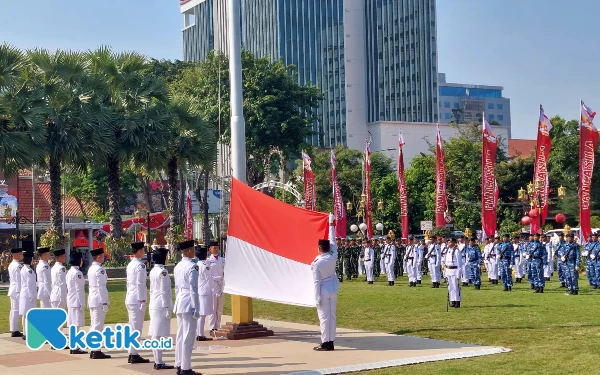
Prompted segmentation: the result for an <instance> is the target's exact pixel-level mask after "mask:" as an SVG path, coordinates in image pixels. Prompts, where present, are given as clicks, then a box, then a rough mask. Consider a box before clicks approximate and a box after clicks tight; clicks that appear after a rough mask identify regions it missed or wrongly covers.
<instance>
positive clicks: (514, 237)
mask: <svg viewBox="0 0 600 375" xmlns="http://www.w3.org/2000/svg"><path fill="white" fill-rule="evenodd" d="M519 238H521V237H520V236H519V235H514V236H513V240H518V239H519Z"/></svg>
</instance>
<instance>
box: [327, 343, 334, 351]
mask: <svg viewBox="0 0 600 375" xmlns="http://www.w3.org/2000/svg"><path fill="white" fill-rule="evenodd" d="M327 347H328V348H329V350H335V348H334V347H333V341H328V342H327Z"/></svg>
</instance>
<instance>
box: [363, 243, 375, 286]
mask: <svg viewBox="0 0 600 375" xmlns="http://www.w3.org/2000/svg"><path fill="white" fill-rule="evenodd" d="M363 253H364V263H365V270H366V271H367V281H373V266H374V265H375V250H373V248H372V247H371V246H367V247H365V249H364V251H363Z"/></svg>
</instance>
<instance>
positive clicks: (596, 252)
mask: <svg viewBox="0 0 600 375" xmlns="http://www.w3.org/2000/svg"><path fill="white" fill-rule="evenodd" d="M594 237H595V238H596V239H597V238H598V233H594ZM590 258H591V259H592V267H594V268H595V270H596V285H595V286H594V289H598V288H600V243H599V242H598V241H596V242H595V245H594V248H593V249H592V251H591V255H590Z"/></svg>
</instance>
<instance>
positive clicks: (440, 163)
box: [435, 124, 448, 227]
mask: <svg viewBox="0 0 600 375" xmlns="http://www.w3.org/2000/svg"><path fill="white" fill-rule="evenodd" d="M435 144H436V146H435V226H436V227H443V226H446V218H445V214H446V211H447V210H448V201H447V198H446V165H445V164H444V149H443V148H442V136H441V134H440V126H439V124H438V127H437V139H436V142H435Z"/></svg>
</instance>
